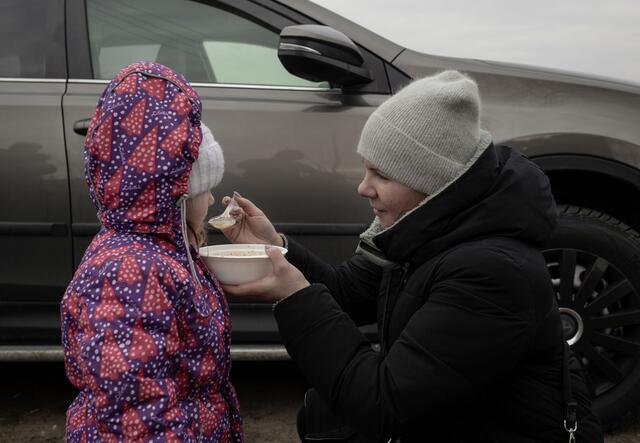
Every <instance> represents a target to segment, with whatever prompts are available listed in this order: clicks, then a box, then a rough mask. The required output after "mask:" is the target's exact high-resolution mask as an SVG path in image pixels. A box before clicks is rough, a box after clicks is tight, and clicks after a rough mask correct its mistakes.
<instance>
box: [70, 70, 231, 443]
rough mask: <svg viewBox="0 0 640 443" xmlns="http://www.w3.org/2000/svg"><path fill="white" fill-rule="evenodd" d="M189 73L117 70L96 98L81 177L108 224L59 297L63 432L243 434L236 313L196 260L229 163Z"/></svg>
mask: <svg viewBox="0 0 640 443" xmlns="http://www.w3.org/2000/svg"><path fill="white" fill-rule="evenodd" d="M201 111H202V106H201V102H200V98H199V97H198V95H197V94H196V92H195V91H194V90H193V89H192V88H191V86H190V85H189V83H188V82H187V81H186V80H185V79H184V77H182V75H180V74H178V73H176V72H174V71H172V70H171V69H169V68H167V67H165V66H162V65H159V64H156V63H149V62H139V63H135V64H132V65H130V66H127V67H126V68H124V69H122V70H121V71H120V72H119V73H118V74H117V75H116V77H115V78H114V79H113V80H112V81H111V82H110V83H109V85H108V86H107V88H106V89H105V91H104V92H103V93H102V95H101V96H100V99H99V100H98V105H97V107H96V110H95V113H94V115H93V118H92V119H91V124H90V127H89V130H88V133H87V137H86V141H85V149H84V156H85V175H86V178H87V184H88V186H89V193H90V195H91V198H92V200H93V202H94V204H95V206H96V209H97V211H98V218H99V220H100V223H101V225H102V227H101V229H100V232H99V233H98V234H97V235H96V236H95V238H94V239H93V241H92V242H91V244H90V245H89V248H88V249H87V251H86V252H85V255H84V257H83V259H82V262H81V263H80V266H79V267H78V270H77V271H76V273H75V276H74V278H73V280H72V281H71V283H70V284H69V286H68V288H67V291H66V293H65V295H64V298H63V301H62V308H61V314H62V337H63V345H64V353H65V367H66V372H67V377H68V378H69V380H70V381H71V382H72V383H73V384H74V385H75V386H76V387H77V388H78V389H79V390H80V393H79V395H78V396H77V397H76V399H75V400H74V401H73V403H72V404H71V406H70V407H69V410H68V412H67V423H66V438H67V441H70V442H80V441H82V442H84V441H105V442H109V441H151V440H152V441H158V442H160V441H162V442H164V441H167V442H169V441H175V442H178V441H180V442H195V441H198V442H200V441H204V442H242V441H243V434H242V425H241V421H240V416H239V410H238V401H237V398H236V394H235V391H234V388H233V386H232V385H231V383H230V382H229V370H230V365H231V362H230V356H229V337H230V328H231V322H230V318H229V311H228V306H227V304H226V301H225V299H224V296H223V292H222V290H221V288H220V286H219V284H218V282H217V281H216V279H215V276H213V275H211V274H210V273H209V271H208V270H207V268H206V266H205V264H204V262H203V261H202V259H201V258H200V257H199V256H198V247H199V245H200V244H201V243H202V241H203V238H204V234H203V232H204V231H203V220H204V217H205V215H206V213H207V208H208V207H209V205H211V204H212V203H213V196H212V195H211V193H210V191H209V190H210V188H212V187H214V186H216V185H217V184H218V183H219V182H220V180H221V179H222V175H223V171H224V161H223V156H222V151H221V149H220V146H219V145H218V144H217V143H216V142H215V140H214V139H213V135H212V134H211V131H209V130H208V128H206V127H205V126H204V124H203V123H202V122H201V121H200V116H201Z"/></svg>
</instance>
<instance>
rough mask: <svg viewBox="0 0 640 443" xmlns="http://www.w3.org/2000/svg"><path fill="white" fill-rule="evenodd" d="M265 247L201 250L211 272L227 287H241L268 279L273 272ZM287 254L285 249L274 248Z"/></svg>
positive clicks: (243, 246) (224, 246)
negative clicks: (240, 285) (244, 284)
mask: <svg viewBox="0 0 640 443" xmlns="http://www.w3.org/2000/svg"><path fill="white" fill-rule="evenodd" d="M264 246H265V245H254V244H236V245H233V244H229V245H215V246H205V247H202V248H200V256H201V257H202V258H203V260H204V261H205V263H206V264H207V267H208V268H209V270H210V271H211V272H212V273H213V274H215V276H216V278H217V279H218V281H219V282H220V283H222V284H225V285H239V284H242V283H249V282H252V281H255V280H259V279H261V278H262V277H266V276H267V275H269V274H270V273H271V272H272V271H273V264H272V263H271V259H269V256H268V255H267V253H266V252H265V250H264ZM272 248H276V249H278V250H280V252H281V253H282V255H284V254H286V253H287V250H286V249H285V248H281V247H280V246H272Z"/></svg>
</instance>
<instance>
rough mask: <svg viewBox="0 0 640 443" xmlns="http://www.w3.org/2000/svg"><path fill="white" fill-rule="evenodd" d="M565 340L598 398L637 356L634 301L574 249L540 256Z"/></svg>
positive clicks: (614, 275) (616, 275) (625, 286)
mask: <svg viewBox="0 0 640 443" xmlns="http://www.w3.org/2000/svg"><path fill="white" fill-rule="evenodd" d="M544 256H545V260H546V262H547V267H548V269H549V273H550V274H551V281H552V283H553V286H554V288H555V290H556V296H557V299H558V306H559V308H560V317H561V319H562V327H563V331H564V334H565V339H566V340H567V342H568V343H569V344H570V345H571V348H572V349H573V351H574V352H575V353H576V354H577V356H578V358H579V360H580V361H581V363H582V364H583V366H584V368H585V372H586V374H587V375H588V379H587V383H588V385H589V387H590V389H591V392H592V394H593V395H594V396H596V397H599V396H601V395H603V394H605V393H607V392H609V391H610V390H612V389H614V388H615V387H616V386H618V385H620V384H621V383H622V382H623V381H624V380H625V378H626V377H627V376H628V375H629V374H630V373H631V371H632V370H633V369H634V367H635V366H636V363H637V362H638V357H639V354H640V297H639V295H638V293H637V291H636V290H635V288H634V287H633V285H632V284H631V282H630V281H629V280H628V279H627V277H626V276H625V275H624V274H623V273H622V272H620V271H619V270H618V269H617V268H616V267H615V266H614V265H613V264H612V263H610V262H609V261H607V260H605V259H604V258H602V257H599V256H597V255H594V254H592V253H590V252H585V251H581V250H576V249H550V250H547V251H544Z"/></svg>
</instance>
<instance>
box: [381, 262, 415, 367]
mask: <svg viewBox="0 0 640 443" xmlns="http://www.w3.org/2000/svg"><path fill="white" fill-rule="evenodd" d="M397 269H400V267H399V266H398V267H397V268H394V269H391V270H390V271H389V272H390V275H389V280H388V282H389V283H388V284H387V288H386V290H385V297H386V298H385V301H384V311H383V313H382V328H381V332H380V341H381V342H382V343H380V349H381V352H382V355H387V329H388V326H389V325H388V323H389V319H388V317H389V315H390V314H391V307H392V306H391V305H392V302H395V300H396V299H397V298H398V294H400V291H402V288H403V287H404V284H405V278H406V277H407V273H408V272H409V263H405V264H404V265H403V266H402V273H401V274H400V279H399V280H398V284H397V285H396V290H395V291H394V293H393V297H392V296H391V287H392V286H393V284H394V281H395V278H394V276H395V275H394V274H396V272H397Z"/></svg>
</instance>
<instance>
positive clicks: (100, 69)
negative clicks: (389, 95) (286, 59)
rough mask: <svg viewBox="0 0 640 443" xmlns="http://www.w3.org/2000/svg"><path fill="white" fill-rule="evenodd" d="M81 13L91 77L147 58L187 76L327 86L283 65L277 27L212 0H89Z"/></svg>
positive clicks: (101, 76) (233, 81)
mask: <svg viewBox="0 0 640 443" xmlns="http://www.w3.org/2000/svg"><path fill="white" fill-rule="evenodd" d="M87 19H88V26H89V39H90V44H91V60H92V65H93V74H94V77H95V78H98V79H111V78H112V77H113V76H114V75H115V74H116V73H117V72H118V71H119V70H120V69H121V68H122V67H124V66H126V65H128V64H130V63H132V62H135V61H138V60H150V61H156V62H159V63H162V64H164V65H167V66H169V67H171V68H173V69H175V70H177V71H179V72H182V73H183V74H185V76H186V77H187V78H188V79H189V80H190V81H191V82H201V83H225V84H249V85H274V86H308V87H326V86H327V84H326V83H314V82H310V81H307V80H304V79H301V78H299V77H296V76H294V75H291V74H289V73H288V72H287V71H286V70H285V69H284V67H283V66H282V64H281V63H280V60H279V59H278V55H277V48H278V41H279V31H278V30H277V29H272V28H270V27H268V25H266V24H264V23H261V22H259V21H258V20H257V19H255V18H253V17H250V16H248V15H246V14H242V13H241V12H238V11H235V10H230V9H229V8H228V7H223V6H222V5H221V4H219V3H217V2H212V3H211V4H209V3H203V2H197V1H188V0H108V1H107V0H88V1H87Z"/></svg>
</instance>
